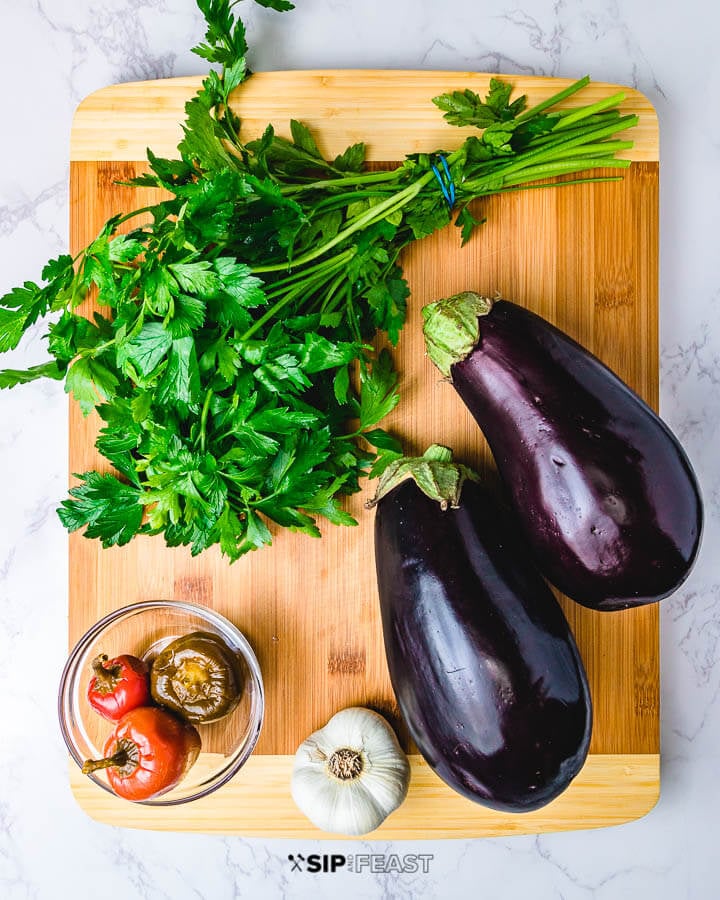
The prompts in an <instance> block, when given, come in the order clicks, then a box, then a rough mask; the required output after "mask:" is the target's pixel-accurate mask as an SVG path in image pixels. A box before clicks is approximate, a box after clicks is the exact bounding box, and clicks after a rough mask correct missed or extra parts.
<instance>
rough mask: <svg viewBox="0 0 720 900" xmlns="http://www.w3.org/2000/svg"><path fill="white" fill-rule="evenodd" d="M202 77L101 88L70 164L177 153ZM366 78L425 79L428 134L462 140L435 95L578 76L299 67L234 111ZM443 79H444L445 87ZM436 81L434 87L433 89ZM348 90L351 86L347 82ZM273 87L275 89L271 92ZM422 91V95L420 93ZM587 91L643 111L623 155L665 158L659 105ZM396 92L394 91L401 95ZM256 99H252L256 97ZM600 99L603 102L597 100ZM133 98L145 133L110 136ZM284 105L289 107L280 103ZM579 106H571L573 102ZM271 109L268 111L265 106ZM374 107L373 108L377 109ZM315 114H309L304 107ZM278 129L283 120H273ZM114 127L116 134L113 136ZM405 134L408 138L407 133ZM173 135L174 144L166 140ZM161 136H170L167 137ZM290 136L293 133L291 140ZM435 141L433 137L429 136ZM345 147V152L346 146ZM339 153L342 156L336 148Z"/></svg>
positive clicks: (267, 77) (73, 141)
mask: <svg viewBox="0 0 720 900" xmlns="http://www.w3.org/2000/svg"><path fill="white" fill-rule="evenodd" d="M203 77H204V76H202V75H186V76H177V77H174V78H162V79H155V80H149V81H129V82H121V83H118V84H113V85H108V86H106V87H103V88H100V89H98V90H96V91H93V92H92V93H90V94H88V95H87V96H86V97H85V98H83V99H82V100H81V101H80V103H79V104H78V106H77V107H76V109H75V113H74V116H73V122H72V127H71V133H70V159H71V161H94V160H97V161H104V160H115V161H135V160H138V159H145V157H146V148H147V147H148V146H151V147H152V149H153V151H154V152H155V153H156V155H159V156H162V155H168V156H169V155H173V154H175V153H176V145H177V143H178V141H179V139H180V137H181V132H180V124H181V122H182V119H183V118H184V113H183V109H184V104H185V102H186V101H187V100H188V99H189V98H190V97H191V96H192V95H193V94H194V93H195V92H196V91H198V90H199V89H200V87H201V85H202V81H203ZM360 77H364V78H366V79H368V81H369V82H378V84H377V85H375V87H376V89H378V90H380V91H381V93H380V95H378V96H380V97H382V96H383V95H386V94H387V90H386V88H383V83H385V82H387V80H388V79H389V78H392V79H393V81H394V82H396V87H397V82H399V83H400V86H402V84H403V83H405V84H406V85H407V86H408V87H409V86H412V84H413V82H420V83H421V85H422V87H421V88H418V97H421V98H422V100H423V101H425V100H427V105H426V109H425V110H423V112H422V113H421V118H423V119H424V118H425V117H427V121H428V124H429V126H430V132H431V134H432V135H435V134H437V133H438V131H440V132H444V133H449V134H455V135H457V136H458V137H465V136H467V135H469V134H472V133H473V129H468V128H457V127H455V126H450V125H448V124H447V123H446V122H444V121H443V119H442V118H441V116H440V112H439V111H438V110H437V109H436V108H435V107H434V106H433V105H432V104H431V103H430V98H431V96H433V95H434V93H435V92H436V91H439V92H442V91H445V90H451V89H458V88H462V87H468V86H469V84H468V83H469V82H472V87H473V88H475V89H477V90H480V91H482V90H484V88H485V85H484V84H482V83H479V82H488V81H489V80H490V78H504V79H507V80H509V81H512V83H513V85H514V86H515V87H516V90H517V91H527V92H528V93H529V94H530V100H531V102H533V100H535V99H540V97H537V98H534V97H533V94H534V93H538V94H539V93H542V95H543V96H546V94H547V92H546V90H545V88H547V87H549V86H550V85H552V86H553V88H554V89H556V90H561V89H562V88H563V87H566V86H568V85H570V84H572V83H573V82H574V80H575V79H572V78H555V77H552V76H544V75H518V74H513V73H501V74H496V73H492V72H473V71H469V70H457V71H456V70H452V69H449V70H448V69H303V70H301V69H298V70H279V71H270V72H255V73H254V74H253V77H252V79H250V80H248V81H247V82H245V83H244V84H243V85H242V86H241V87H239V88H237V89H236V91H235V92H234V98H237V99H236V100H234V102H233V107H234V108H235V109H236V111H238V110H239V108H240V106H241V101H240V97H243V98H244V101H247V102H249V103H253V102H254V103H255V106H256V107H257V108H259V110H261V112H260V113H259V119H261V120H262V125H261V127H264V125H265V124H266V123H267V122H268V121H270V120H271V119H272V118H273V117H274V116H275V113H273V112H272V105H271V106H270V107H266V104H267V103H268V100H270V103H271V104H272V103H275V102H276V97H277V96H278V92H276V91H273V90H272V89H271V87H272V84H273V83H277V82H280V83H283V82H285V81H286V80H287V79H288V78H290V79H292V81H291V83H293V84H294V85H295V86H296V87H298V88H300V87H301V86H302V85H303V84H304V85H305V87H304V89H303V90H307V89H308V88H309V86H311V85H312V86H314V90H316V91H317V89H318V88H322V87H323V86H325V85H327V84H332V85H333V86H336V85H337V84H338V83H342V82H349V80H350V79H357V78H360ZM439 82H442V83H441V84H440V83H439ZM433 83H435V88H434V89H433V87H432V85H433ZM348 86H350V84H348ZM268 88H270V89H269V90H268ZM420 90H422V94H420V93H419V91H420ZM584 90H585V97H586V98H588V100H589V99H591V98H590V96H589V93H588V92H597V93H598V94H599V95H602V96H606V95H607V94H608V93H611V92H612V93H616V92H619V91H624V92H625V94H626V99H625V101H624V106H625V108H626V109H627V110H628V111H634V112H638V113H639V115H640V117H641V123H640V125H639V126H637V127H636V128H633V129H631V130H630V131H629V132H628V136H631V137H633V139H634V140H635V146H634V147H633V148H632V149H631V150H629V151H626V152H625V154H624V155H625V156H626V158H628V159H631V160H633V161H648V162H657V161H658V160H659V121H658V115H657V111H656V109H655V105H654V103H653V101H652V100H651V99H650V98H649V97H648V96H647V95H646V94H644V93H642V92H641V91H638V90H637V89H636V88H634V87H630V86H627V85H621V84H615V83H613V82H604V81H593V82H591V83H590V85H588V87H587V88H585V89H584ZM395 93H396V92H395ZM255 94H257V95H258V97H257V98H256V99H255V100H254V101H253V100H252V98H253V96H254V95H255ZM286 94H287V92H281V96H285V95H286ZM151 96H155V97H156V102H155V106H154V108H153V112H154V116H153V118H152V119H151V121H152V122H153V125H152V127H148V119H147V117H146V115H147V112H148V105H152V104H151V103H150V100H149V98H150V97H151ZM140 97H142V98H143V101H142V103H143V104H145V105H141V107H139V108H138V113H137V114H136V113H135V112H134V111H133V104H135V103H137V100H138V98H140ZM298 99H300V100H303V101H304V102H305V103H307V99H306V98H305V97H304V95H303V94H302V91H301V92H300V94H299V95H298V94H295V95H293V100H292V101H291V102H296V101H297V100H298ZM598 99H599V98H598ZM127 100H131V103H130V104H129V109H128V110H126V109H123V115H125V116H126V117H128V118H127V122H128V124H129V125H131V124H132V123H133V122H135V123H137V125H138V126H139V128H140V134H139V135H137V136H134V137H132V135H133V133H134V132H133V128H132V127H128V128H127V129H125V130H124V131H123V132H122V133H125V134H126V135H131V137H127V136H126V137H124V138H119V139H114V138H113V139H111V137H110V129H108V128H107V116H108V115H113V116H117V114H118V111H119V109H121V108H122V107H123V105H127V104H126V101H127ZM277 102H279V103H280V105H281V106H282V105H283V103H282V102H280V101H277ZM574 102H575V101H571V102H570V103H569V104H565V105H573V103H574ZM266 108H268V112H265V109H266ZM373 108H374V106H373ZM308 109H309V112H307V111H306V110H308ZM312 109H313V107H312V103H311V104H310V105H309V106H306V107H305V109H304V108H303V105H302V103H301V104H300V105H298V107H297V110H295V108H294V107H293V109H291V111H290V112H291V115H293V116H295V117H297V118H300V119H303V121H307V119H308V116H311V115H312ZM242 112H243V116H242V117H241V118H249V119H250V120H251V121H252V122H253V124H255V118H257V117H258V116H254V115H252V114H251V115H249V116H248V115H247V113H250V112H251V110H246V109H244V108H243V110H242ZM332 113H333V116H337V115H338V113H337V107H336V106H335V105H333V106H332ZM274 124H277V123H274ZM115 130H116V129H113V132H114V131H115ZM276 130H277V132H278V133H279V134H283V135H285V132H286V131H287V129H286V128H285V129H283V127H278V128H277V129H276ZM373 133H374V131H373V127H372V126H371V125H370V126H368V127H367V130H366V131H365V132H363V133H362V134H360V135H357V134H356V133H355V132H353V133H352V136H351V137H352V138H358V139H362V138H363V137H366V136H367V134H373ZM401 133H402V134H403V135H404V134H405V129H404V128H403V129H402V131H401ZM168 134H170V135H171V136H172V137H171V140H168ZM162 135H165V137H164V138H163V137H162ZM285 136H289V134H288V135H285ZM429 140H430V142H431V143H432V139H429ZM437 146H438V144H436V143H432V146H430V145H428V147H426V148H425V149H426V150H428V149H429V150H433V149H437ZM343 149H344V147H343ZM397 149H398V151H399V152H398V153H396V154H394V155H393V159H394V158H396V157H397V158H400V159H402V158H404V156H405V155H406V153H410V152H418V148H417V147H415V146H410V145H409V144H407V145H405V144H403V145H399V146H398V148H397ZM332 150H333V152H335V151H338V148H337V147H333V148H332ZM338 152H339V151H338ZM368 159H369V160H371V161H375V162H378V161H381V162H385V161H387V160H388V159H389V157H388V155H387V154H385V156H384V157H382V158H381V157H380V156H377V157H376V156H375V155H374V154H373V152H372V146H370V147H369V148H368Z"/></svg>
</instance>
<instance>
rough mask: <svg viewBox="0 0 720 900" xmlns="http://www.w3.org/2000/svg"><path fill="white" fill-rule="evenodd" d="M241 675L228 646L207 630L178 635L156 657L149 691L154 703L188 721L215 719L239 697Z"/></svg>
mask: <svg viewBox="0 0 720 900" xmlns="http://www.w3.org/2000/svg"><path fill="white" fill-rule="evenodd" d="M242 683H243V679H242V674H241V671H240V665H239V662H238V659H237V657H236V656H235V654H234V653H233V651H232V650H231V649H230V647H228V645H227V644H226V643H225V642H224V641H223V640H222V639H221V638H219V637H217V636H216V635H214V634H210V633H209V632H204V631H194V632H192V633H191V634H186V635H184V636H183V637H180V638H177V639H176V640H174V641H173V642H172V643H171V644H168V646H167V647H166V648H165V649H164V650H163V651H162V652H161V653H160V654H159V655H158V656H157V657H156V659H155V661H154V662H153V664H152V668H151V669H150V690H151V693H152V696H153V699H154V700H155V702H156V703H160V704H162V705H163V706H166V707H168V708H169V709H172V710H174V711H175V712H177V713H179V714H180V715H182V716H184V717H185V718H186V719H187V720H188V721H190V722H196V723H207V722H215V721H217V720H218V719H221V718H222V717H223V716H225V715H227V714H228V713H229V712H231V711H232V710H233V709H234V708H235V707H236V706H237V704H238V702H239V700H240V694H241V691H242Z"/></svg>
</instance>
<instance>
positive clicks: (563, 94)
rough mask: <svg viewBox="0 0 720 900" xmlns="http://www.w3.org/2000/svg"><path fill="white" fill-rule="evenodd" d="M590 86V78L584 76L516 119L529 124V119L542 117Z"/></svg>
mask: <svg viewBox="0 0 720 900" xmlns="http://www.w3.org/2000/svg"><path fill="white" fill-rule="evenodd" d="M588 84H590V76H589V75H584V76H583V77H582V78H580V79H578V81H575V82H573V83H572V84H570V85H568V86H567V87H566V88H563V90H562V91H559V92H558V93H557V94H553V96H552V97H548V98H547V100H543V101H542V102H541V103H538V104H537V105H536V106H533V107H532V108H531V109H526V110H525V112H524V113H521V114H520V115H519V116H517V118H516V119H515V121H516V122H518V123H520V122H527V121H528V119H533V118H535V116H538V115H540V113H542V112H545V110H546V109H550V107H552V106H556V105H557V104H558V103H561V102H562V101H563V100H567V98H568V97H571V96H572V95H573V94H575V93H577V92H578V91H580V90H582V89H583V88H584V87H587V85H588Z"/></svg>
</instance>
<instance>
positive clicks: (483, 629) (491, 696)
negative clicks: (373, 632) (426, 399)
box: [375, 480, 592, 813]
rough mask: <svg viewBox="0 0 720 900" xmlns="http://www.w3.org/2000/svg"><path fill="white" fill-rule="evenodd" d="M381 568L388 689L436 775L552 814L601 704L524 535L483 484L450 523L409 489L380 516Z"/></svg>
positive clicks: (484, 798)
mask: <svg viewBox="0 0 720 900" xmlns="http://www.w3.org/2000/svg"><path fill="white" fill-rule="evenodd" d="M375 559H376V567H377V578H378V588H379V594H380V608H381V613H382V625H383V635H384V640H385V653H386V657H387V663H388V668H389V672H390V678H391V681H392V685H393V689H394V691H395V696H396V698H397V702H398V705H399V707H400V710H401V712H402V715H403V717H404V719H405V721H406V723H407V725H408V729H409V731H410V736H411V737H412V739H413V741H414V742H415V743H416V744H417V746H418V749H419V750H420V753H421V754H422V756H423V757H424V759H425V760H426V762H427V763H428V764H429V765H430V766H431V768H432V769H434V771H435V772H436V773H437V774H438V775H439V777H440V778H441V779H442V780H443V781H445V782H446V783H447V784H448V785H449V786H450V787H451V788H453V789H454V790H456V791H457V792H459V793H460V794H462V795H464V796H465V797H468V798H469V799H470V800H474V801H476V802H478V803H481V804H483V805H485V806H489V807H491V808H493V809H497V810H502V811H505V812H513V813H515V812H517V813H520V812H529V811H531V810H533V809H538V808H539V807H541V806H544V805H545V804H547V803H549V802H550V801H551V800H553V799H554V798H555V797H557V796H558V795H559V794H560V793H562V792H563V791H564V790H565V789H566V788H567V786H568V785H569V784H570V782H571V781H572V779H573V778H574V777H575V775H576V774H577V773H578V772H579V771H580V769H581V767H582V765H583V762H584V760H585V757H586V756H587V752H588V747H589V743H590V735H591V730H592V705H591V701H590V693H589V689H588V683H587V677H586V675H585V670H584V668H583V664H582V660H581V659H580V655H579V653H578V650H577V646H576V644H575V641H574V639H573V636H572V633H571V632H570V629H569V626H568V624H567V621H566V619H565V617H564V615H563V612H562V610H561V608H560V606H559V604H558V602H557V600H556V599H555V597H554V595H553V594H552V591H551V590H550V588H549V587H548V585H547V584H546V582H545V581H544V580H543V579H542V577H541V576H540V574H539V573H538V571H537V570H536V569H535V568H534V567H533V565H532V563H531V562H530V554H529V551H528V549H527V547H526V546H525V545H524V544H523V543H522V542H521V540H520V539H519V537H518V534H517V529H516V528H514V526H513V525H512V524H511V523H510V522H509V521H508V520H507V518H506V517H505V516H504V515H503V512H502V510H501V509H500V507H499V506H498V504H497V502H496V501H494V500H493V498H492V497H491V495H489V494H488V493H487V492H486V491H485V490H484V489H483V488H481V487H480V486H479V485H478V484H476V483H474V482H469V481H468V482H466V483H465V484H464V486H463V489H462V495H461V499H460V506H459V507H458V508H457V509H453V508H449V509H447V510H444V511H443V510H441V509H440V506H439V504H438V503H437V502H436V501H434V500H431V499H430V498H428V497H427V496H426V495H425V494H423V493H422V491H421V490H420V489H419V488H418V487H417V485H416V484H415V483H414V482H413V481H412V480H409V481H404V482H402V483H401V484H400V485H399V486H398V487H396V488H394V489H393V490H391V491H389V492H388V493H387V495H386V496H384V497H383V498H382V499H381V500H380V501H379V503H378V506H377V511H376V517H375Z"/></svg>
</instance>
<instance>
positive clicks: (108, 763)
mask: <svg viewBox="0 0 720 900" xmlns="http://www.w3.org/2000/svg"><path fill="white" fill-rule="evenodd" d="M128 761H129V756H128V752H127V750H122V749H121V750H118V751H117V752H116V753H113V755H112V756H106V757H104V758H103V759H86V760H85V762H84V763H83V765H82V773H83V775H90V773H91V772H97V771H98V770H99V769H112V768H118V769H122V767H123V766H126V765H127V764H128Z"/></svg>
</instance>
